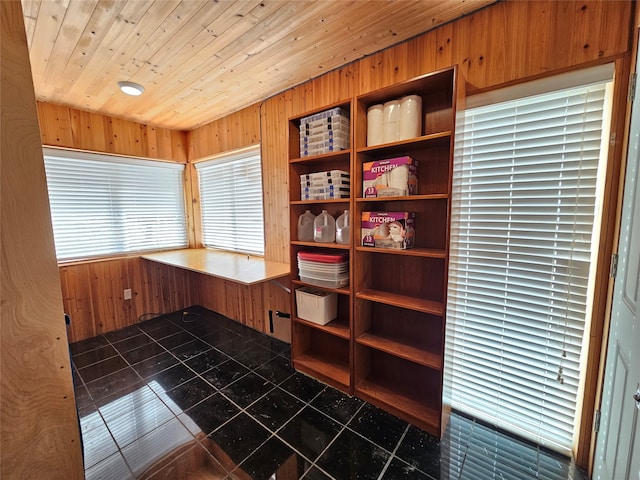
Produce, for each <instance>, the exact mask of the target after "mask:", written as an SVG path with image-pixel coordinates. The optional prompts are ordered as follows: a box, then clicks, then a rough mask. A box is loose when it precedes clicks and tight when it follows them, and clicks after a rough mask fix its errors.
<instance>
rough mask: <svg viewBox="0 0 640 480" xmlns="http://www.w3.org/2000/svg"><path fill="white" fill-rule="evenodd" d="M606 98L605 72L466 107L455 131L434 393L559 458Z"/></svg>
mask: <svg viewBox="0 0 640 480" xmlns="http://www.w3.org/2000/svg"><path fill="white" fill-rule="evenodd" d="M578 81H579V80H578ZM609 96H610V78H609V79H607V80H599V81H597V82H591V83H590V84H588V85H582V86H575V84H574V86H572V87H569V88H561V89H559V90H555V91H551V92H546V93H542V94H536V95H532V96H526V97H520V98H515V99H509V100H507V101H501V102H497V103H492V104H489V105H484V106H479V107H474V108H468V109H467V110H466V111H464V112H461V114H460V115H461V117H460V119H459V122H458V123H459V126H458V132H457V136H456V155H455V161H454V174H453V175H454V177H453V201H452V224H451V256H450V270H449V292H448V313H447V360H448V362H449V368H447V375H446V378H445V384H446V387H447V388H446V391H447V392H449V393H450V394H451V403H452V406H453V407H454V408H457V409H459V410H461V411H463V412H466V413H469V414H471V415H473V416H475V417H478V418H481V419H483V420H485V421H488V422H490V423H492V424H495V425H498V426H499V427H502V428H504V429H506V430H509V431H512V432H514V433H516V434H518V435H520V436H523V437H526V438H528V439H530V440H533V441H536V442H538V443H540V444H543V445H546V446H548V447H550V448H553V449H556V450H558V451H561V452H564V453H570V452H571V450H572V448H573V444H574V435H575V427H576V425H575V418H576V408H577V405H578V404H579V402H580V395H581V362H582V361H583V360H584V359H583V356H582V353H583V351H584V350H585V349H584V348H583V345H584V340H585V339H584V336H585V330H586V329H588V324H589V321H590V307H591V305H590V289H591V288H592V282H593V278H594V268H593V264H594V262H593V261H592V258H593V255H594V251H597V239H598V234H597V233H598V231H599V213H598V211H599V210H598V208H597V206H598V202H599V201H600V198H599V197H600V195H601V189H602V179H601V176H602V171H603V170H604V168H603V166H604V163H605V162H606V146H607V144H608V142H607V138H608V133H607V132H608V123H609V118H608V112H607V110H608V109H610V105H609V100H608V99H609Z"/></svg>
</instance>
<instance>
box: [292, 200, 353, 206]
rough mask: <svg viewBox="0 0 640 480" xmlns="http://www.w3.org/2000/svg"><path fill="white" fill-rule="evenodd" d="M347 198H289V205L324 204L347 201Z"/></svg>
mask: <svg viewBox="0 0 640 480" xmlns="http://www.w3.org/2000/svg"><path fill="white" fill-rule="evenodd" d="M349 201H350V200H349V198H331V199H329V200H291V202H289V203H291V205H325V204H331V203H349Z"/></svg>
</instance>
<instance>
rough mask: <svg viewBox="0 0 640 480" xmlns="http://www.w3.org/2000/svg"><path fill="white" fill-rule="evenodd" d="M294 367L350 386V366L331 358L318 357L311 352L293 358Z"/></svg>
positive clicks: (343, 386)
mask: <svg viewBox="0 0 640 480" xmlns="http://www.w3.org/2000/svg"><path fill="white" fill-rule="evenodd" d="M293 362H294V367H295V368H296V369H298V370H300V371H302V372H305V373H308V374H310V375H311V376H314V377H317V378H320V379H321V380H323V379H324V380H326V381H327V383H330V384H332V385H336V384H337V385H338V386H342V388H348V387H349V366H348V365H342V364H340V363H337V362H335V361H332V360H331V359H329V358H324V357H323V358H318V357H314V356H312V355H310V354H308V353H307V354H303V355H298V356H297V357H295V358H294V359H293Z"/></svg>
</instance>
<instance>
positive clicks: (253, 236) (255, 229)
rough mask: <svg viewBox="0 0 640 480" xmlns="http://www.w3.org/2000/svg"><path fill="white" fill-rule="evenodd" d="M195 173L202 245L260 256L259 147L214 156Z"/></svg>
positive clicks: (261, 220) (261, 246) (260, 198)
mask: <svg viewBox="0 0 640 480" xmlns="http://www.w3.org/2000/svg"><path fill="white" fill-rule="evenodd" d="M196 169H197V170H198V178H199V183H200V205H201V213H202V235H203V243H204V245H205V246H207V247H212V248H220V249H223V250H231V251H235V252H243V253H251V254H257V255H263V254H264V225H263V221H264V218H263V213H262V169H261V166H260V147H259V146H254V147H250V148H246V149H242V150H238V151H235V152H231V153H227V154H224V155H221V156H217V157H216V158H212V159H209V160H206V161H204V162H201V163H198V164H196Z"/></svg>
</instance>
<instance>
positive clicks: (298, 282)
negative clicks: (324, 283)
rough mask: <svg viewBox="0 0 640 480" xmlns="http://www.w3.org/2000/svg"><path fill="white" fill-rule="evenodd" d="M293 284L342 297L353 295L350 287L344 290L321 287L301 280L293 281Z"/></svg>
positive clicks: (343, 288)
mask: <svg viewBox="0 0 640 480" xmlns="http://www.w3.org/2000/svg"><path fill="white" fill-rule="evenodd" d="M291 283H292V284H293V285H300V286H301V287H313V288H319V289H320V290H325V291H327V292H335V293H339V294H341V295H351V290H350V289H349V286H348V285H347V286H346V287H342V288H331V287H319V286H318V285H312V284H310V283H306V282H303V281H301V280H300V279H294V280H291Z"/></svg>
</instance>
